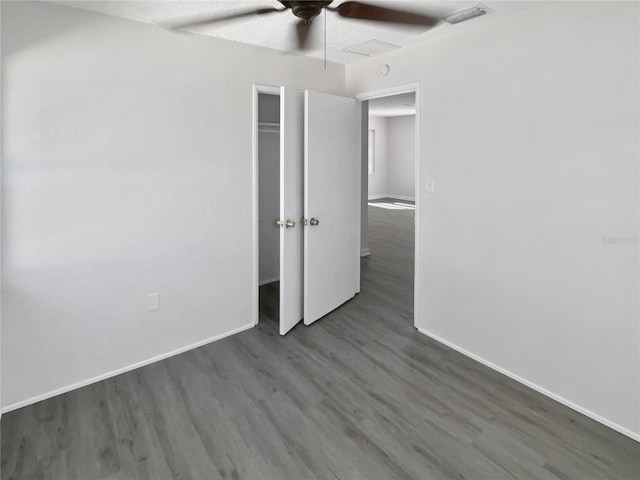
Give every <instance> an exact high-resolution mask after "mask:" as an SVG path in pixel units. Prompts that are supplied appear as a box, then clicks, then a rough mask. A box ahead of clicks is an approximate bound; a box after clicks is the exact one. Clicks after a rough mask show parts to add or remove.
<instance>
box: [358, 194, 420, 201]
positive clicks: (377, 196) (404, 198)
mask: <svg viewBox="0 0 640 480" xmlns="http://www.w3.org/2000/svg"><path fill="white" fill-rule="evenodd" d="M382 198H392V199H394V200H405V201H409V202H415V201H416V197H405V196H403V195H392V194H390V193H385V194H384V195H371V196H370V197H369V200H380V199H382Z"/></svg>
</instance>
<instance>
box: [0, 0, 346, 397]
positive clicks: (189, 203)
mask: <svg viewBox="0 0 640 480" xmlns="http://www.w3.org/2000/svg"><path fill="white" fill-rule="evenodd" d="M2 43H3V45H2V47H3V50H2V67H3V75H4V76H3V82H2V99H3V104H2V117H3V128H4V131H3V143H2V156H3V165H2V167H3V175H2V195H3V198H2V200H3V202H2V275H3V285H2V287H3V298H2V301H3V302H2V368H3V378H2V405H3V406H4V407H5V410H6V409H7V407H8V408H13V407H15V406H16V405H17V404H20V402H28V401H32V400H33V399H35V398H38V397H39V396H46V395H49V394H51V393H53V392H55V391H59V390H64V389H66V388H69V387H71V386H73V385H75V384H81V383H83V382H86V381H90V380H91V379H95V378H98V377H100V376H102V375H108V374H109V373H113V372H115V371H117V370H118V369H121V368H128V367H129V366H131V365H132V364H135V363H136V362H144V361H147V360H148V359H151V358H153V357H156V356H161V355H165V354H168V353H170V352H172V351H175V350H178V349H181V348H185V347H188V346H190V345H193V344H197V343H199V342H203V341H207V340H208V339H212V338H216V337H218V336H223V335H225V334H228V333H230V332H234V331H237V330H239V329H242V328H246V327H249V326H251V325H253V321H254V316H253V306H252V302H251V301H250V299H251V298H252V295H253V292H254V285H253V279H252V257H253V256H252V252H253V246H252V238H253V233H252V232H253V221H252V205H253V200H252V192H253V189H252V128H251V125H252V123H253V119H252V108H253V107H252V102H253V90H252V88H253V87H252V85H253V84H254V83H258V84H264V85H281V84H289V85H291V86H294V87H297V88H313V89H316V90H320V91H326V92H329V93H336V94H340V93H343V88H344V68H343V67H341V66H336V65H334V64H329V65H328V69H327V71H324V70H323V64H322V62H321V61H316V60H312V59H305V58H300V57H297V56H294V55H281V54H278V53H276V52H273V51H269V50H265V49H258V48H252V47H247V46H243V45H239V44H234V43H230V42H224V41H217V40H214V39H210V38H204V37H198V36H185V35H175V34H172V33H170V32H167V31H164V30H162V29H160V28H155V27H153V26H151V25H144V24H140V23H136V22H130V21H126V20H121V19H116V18H110V17H107V16H101V15H98V14H92V13H89V12H84V11H80V10H76V9H70V8H65V7H60V6H55V5H50V4H44V3H31V2H2ZM150 292H159V293H160V309H159V310H158V311H156V312H151V313H148V312H147V311H146V295H147V294H148V293H150Z"/></svg>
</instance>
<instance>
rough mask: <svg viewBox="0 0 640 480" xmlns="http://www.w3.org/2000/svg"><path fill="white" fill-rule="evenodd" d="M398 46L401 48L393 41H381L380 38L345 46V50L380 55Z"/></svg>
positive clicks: (366, 54) (360, 53) (368, 55)
mask: <svg viewBox="0 0 640 480" xmlns="http://www.w3.org/2000/svg"><path fill="white" fill-rule="evenodd" d="M398 48H400V47H399V46H398V45H393V44H392V43H387V42H381V41H380V40H369V41H368V42H364V43H361V44H360V45H355V46H353V47H349V48H345V49H344V51H345V52H349V53H357V54H358V55H365V56H367V57H373V56H374V55H380V54H381V53H385V52H390V51H391V50H397V49H398Z"/></svg>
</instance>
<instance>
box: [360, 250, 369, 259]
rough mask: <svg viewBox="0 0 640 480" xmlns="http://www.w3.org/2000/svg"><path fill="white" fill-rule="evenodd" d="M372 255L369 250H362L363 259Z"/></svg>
mask: <svg viewBox="0 0 640 480" xmlns="http://www.w3.org/2000/svg"><path fill="white" fill-rule="evenodd" d="M370 254H371V252H370V251H369V249H368V248H363V249H361V250H360V256H361V257H368V256H369V255H370Z"/></svg>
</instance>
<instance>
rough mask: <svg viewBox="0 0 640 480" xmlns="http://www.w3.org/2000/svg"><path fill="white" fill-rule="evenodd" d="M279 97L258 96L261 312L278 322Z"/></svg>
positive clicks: (270, 95) (269, 95) (264, 94)
mask: <svg viewBox="0 0 640 480" xmlns="http://www.w3.org/2000/svg"><path fill="white" fill-rule="evenodd" d="M279 215H280V96H279V95H272V94H267V93H260V94H259V95H258V226H259V228H258V231H259V234H258V244H259V256H258V258H259V286H260V313H263V314H265V315H267V316H268V317H270V318H273V319H276V320H277V319H278V313H279V311H278V292H279V291H278V288H279V281H280V227H279V226H278V225H277V224H276V221H277V220H278V218H279Z"/></svg>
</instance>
